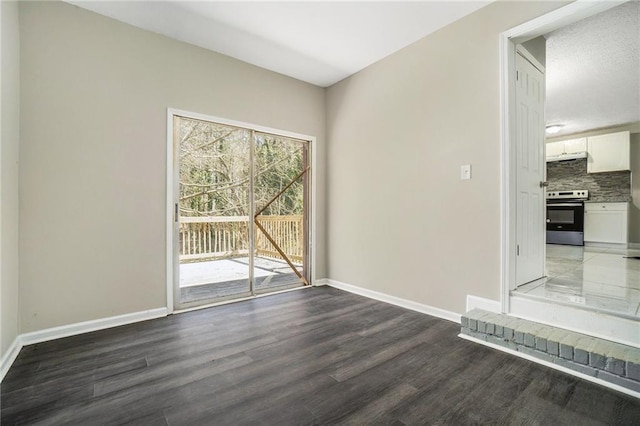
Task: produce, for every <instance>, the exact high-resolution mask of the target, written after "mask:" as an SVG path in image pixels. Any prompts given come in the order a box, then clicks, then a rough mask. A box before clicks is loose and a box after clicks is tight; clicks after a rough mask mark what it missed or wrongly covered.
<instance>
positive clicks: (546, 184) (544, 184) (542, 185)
mask: <svg viewBox="0 0 640 426" xmlns="http://www.w3.org/2000/svg"><path fill="white" fill-rule="evenodd" d="M547 186H549V182H543V181H541V182H540V188H546V187H547Z"/></svg>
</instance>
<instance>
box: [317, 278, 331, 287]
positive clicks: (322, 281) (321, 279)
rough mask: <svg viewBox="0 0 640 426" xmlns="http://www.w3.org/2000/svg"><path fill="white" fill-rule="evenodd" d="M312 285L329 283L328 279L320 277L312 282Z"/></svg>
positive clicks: (318, 285)
mask: <svg viewBox="0 0 640 426" xmlns="http://www.w3.org/2000/svg"><path fill="white" fill-rule="evenodd" d="M313 285H314V287H320V286H323V285H329V280H328V279H327V278H320V279H318V280H315V281H314V282H313Z"/></svg>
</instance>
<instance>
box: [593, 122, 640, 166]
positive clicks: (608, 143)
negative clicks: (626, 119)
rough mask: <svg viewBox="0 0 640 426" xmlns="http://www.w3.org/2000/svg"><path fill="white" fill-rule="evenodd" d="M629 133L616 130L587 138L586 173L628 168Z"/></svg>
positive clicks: (629, 155)
mask: <svg viewBox="0 0 640 426" xmlns="http://www.w3.org/2000/svg"><path fill="white" fill-rule="evenodd" d="M629 142H630V133H629V132H628V131H626V132H618V133H610V134H607V135H600V136H590V137H588V138H587V152H588V154H589V157H588V160H587V173H601V172H615V171H619V170H630V168H629V167H630V157H631V151H630V145H629Z"/></svg>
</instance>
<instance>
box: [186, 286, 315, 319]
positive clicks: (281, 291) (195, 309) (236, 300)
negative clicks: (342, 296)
mask: <svg viewBox="0 0 640 426" xmlns="http://www.w3.org/2000/svg"><path fill="white" fill-rule="evenodd" d="M312 287H314V286H313V285H305V286H300V287H293V288H287V289H285V290H278V291H271V292H269V293H260V294H256V295H255V296H247V297H240V298H236V299H227V300H222V301H220V302H214V303H208V304H206V305H198V306H191V307H189V308H184V309H180V310H177V311H173V313H174V314H184V313H186V312H191V311H199V310H200V309H207V308H215V307H216V306H222V305H230V304H231V303H237V302H245V301H247V300H253V299H259V298H261V297H266V296H273V295H275V294H282V293H291V292H292V291H298V290H304V289H307V288H312Z"/></svg>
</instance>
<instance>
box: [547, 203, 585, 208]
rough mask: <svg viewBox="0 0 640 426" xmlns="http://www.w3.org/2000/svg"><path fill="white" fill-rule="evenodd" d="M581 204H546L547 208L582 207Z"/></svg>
mask: <svg viewBox="0 0 640 426" xmlns="http://www.w3.org/2000/svg"><path fill="white" fill-rule="evenodd" d="M583 205H584V204H582V203H562V204H547V207H582V206H583Z"/></svg>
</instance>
